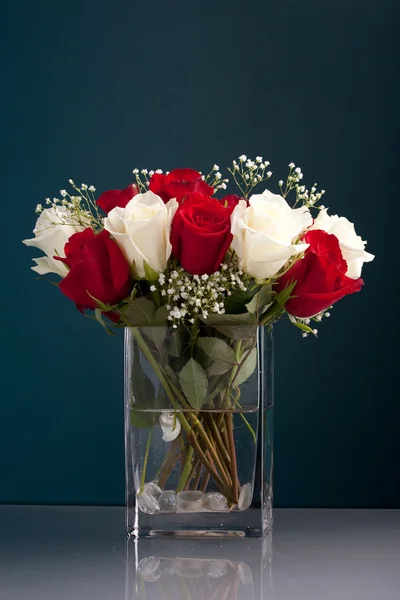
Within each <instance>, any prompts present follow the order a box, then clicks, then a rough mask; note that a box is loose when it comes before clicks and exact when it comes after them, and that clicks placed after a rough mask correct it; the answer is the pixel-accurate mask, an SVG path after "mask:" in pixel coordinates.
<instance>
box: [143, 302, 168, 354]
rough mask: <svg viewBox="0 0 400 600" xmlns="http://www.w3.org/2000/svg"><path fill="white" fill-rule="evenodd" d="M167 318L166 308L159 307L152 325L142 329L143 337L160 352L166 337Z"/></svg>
mask: <svg viewBox="0 0 400 600" xmlns="http://www.w3.org/2000/svg"><path fill="white" fill-rule="evenodd" d="M167 316H168V310H167V307H166V306H161V308H158V309H157V310H156V312H155V313H154V317H153V322H152V325H151V326H149V327H147V326H146V327H143V329H142V333H143V335H145V336H146V337H147V339H149V340H150V341H151V342H153V344H154V345H155V346H156V348H158V350H161V348H162V345H163V343H164V340H165V338H166V335H167V325H166V323H167Z"/></svg>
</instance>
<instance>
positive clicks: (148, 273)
mask: <svg viewBox="0 0 400 600" xmlns="http://www.w3.org/2000/svg"><path fill="white" fill-rule="evenodd" d="M143 268H144V276H145V278H146V279H147V281H151V282H154V281H157V280H158V273H157V271H155V270H154V269H152V268H151V267H150V265H148V264H147V262H146V261H145V260H144V261H143Z"/></svg>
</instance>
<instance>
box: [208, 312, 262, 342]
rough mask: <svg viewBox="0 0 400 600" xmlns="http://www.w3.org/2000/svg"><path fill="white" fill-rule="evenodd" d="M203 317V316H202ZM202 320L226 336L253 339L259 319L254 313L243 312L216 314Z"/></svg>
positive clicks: (237, 338)
mask: <svg viewBox="0 0 400 600" xmlns="http://www.w3.org/2000/svg"><path fill="white" fill-rule="evenodd" d="M200 318H201V317H200ZM201 320H202V321H203V322H204V323H205V324H206V325H209V326H210V327H214V328H215V329H216V330H217V331H219V332H220V333H223V334H224V335H225V336H226V337H230V338H233V339H235V340H244V339H252V338H254V336H255V334H256V328H257V325H258V320H257V319H256V317H255V315H253V314H252V313H249V312H247V313H241V314H238V315H228V314H223V315H214V314H211V315H209V316H208V317H207V319H203V318H201Z"/></svg>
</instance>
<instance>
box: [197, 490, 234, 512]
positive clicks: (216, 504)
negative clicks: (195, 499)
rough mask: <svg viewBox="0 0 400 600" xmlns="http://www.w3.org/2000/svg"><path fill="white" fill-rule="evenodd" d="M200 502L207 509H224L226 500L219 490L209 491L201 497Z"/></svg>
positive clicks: (226, 504) (226, 505) (226, 503)
mask: <svg viewBox="0 0 400 600" xmlns="http://www.w3.org/2000/svg"><path fill="white" fill-rule="evenodd" d="M201 504H202V506H203V507H204V508H207V510H226V509H227V507H228V502H227V500H226V498H225V496H224V495H223V494H220V493H219V492H209V493H208V494H205V495H204V496H203V498H202V499H201Z"/></svg>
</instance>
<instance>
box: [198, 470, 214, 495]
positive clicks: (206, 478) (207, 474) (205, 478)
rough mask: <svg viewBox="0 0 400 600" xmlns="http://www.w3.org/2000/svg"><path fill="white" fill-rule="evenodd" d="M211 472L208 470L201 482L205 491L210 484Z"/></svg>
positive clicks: (201, 488) (202, 490)
mask: <svg viewBox="0 0 400 600" xmlns="http://www.w3.org/2000/svg"><path fill="white" fill-rule="evenodd" d="M210 477H211V475H210V473H209V471H206V472H205V473H204V475H203V480H202V482H201V486H200V491H201V492H203V493H205V491H206V490H207V486H208V482H209V481H210Z"/></svg>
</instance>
